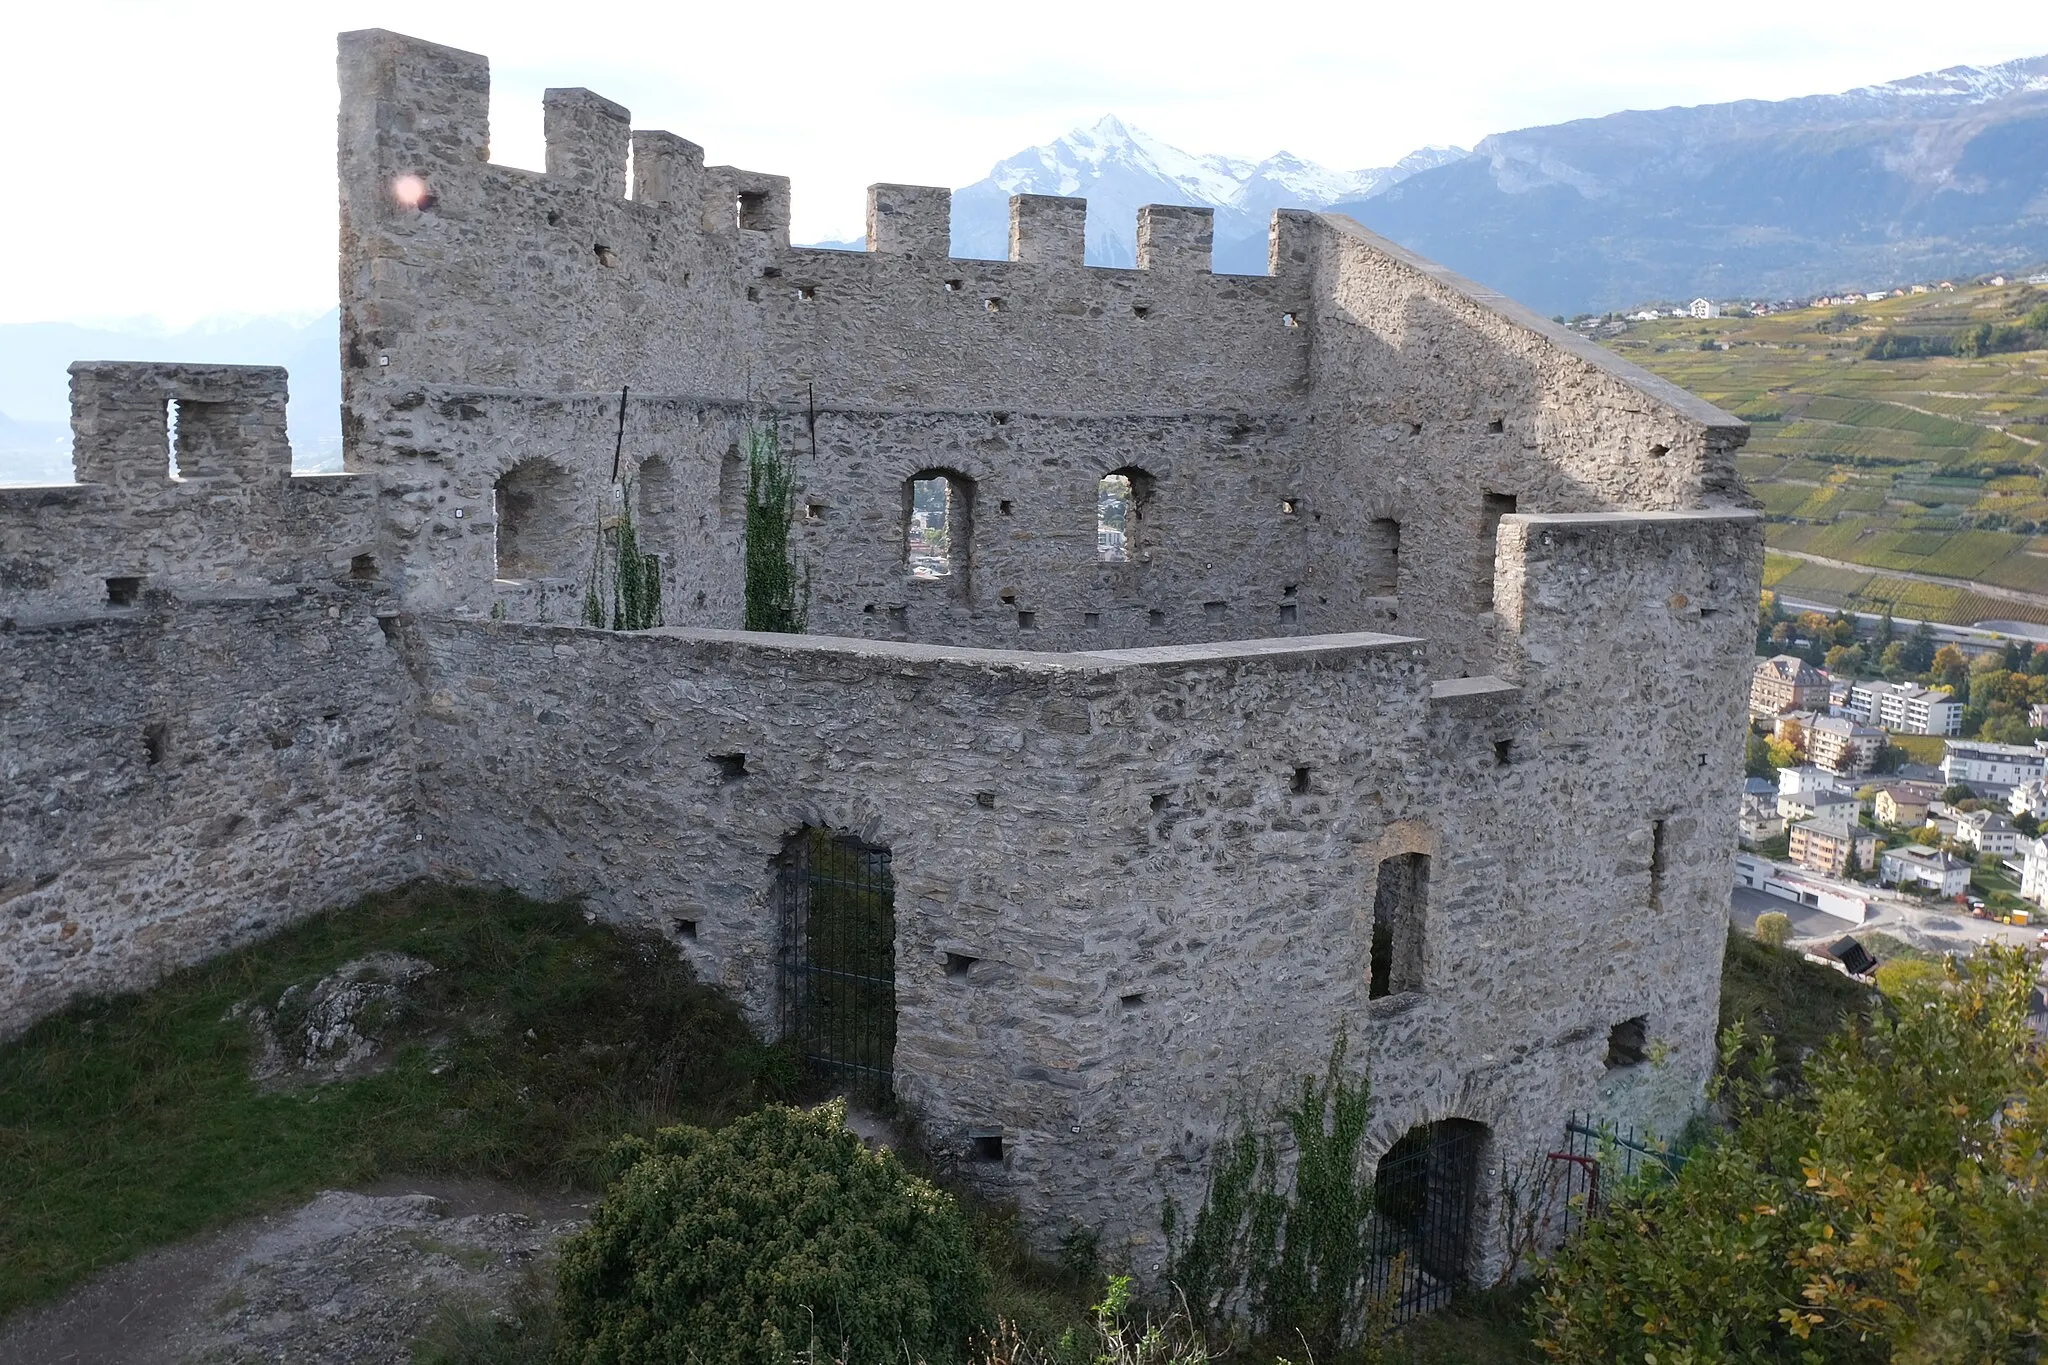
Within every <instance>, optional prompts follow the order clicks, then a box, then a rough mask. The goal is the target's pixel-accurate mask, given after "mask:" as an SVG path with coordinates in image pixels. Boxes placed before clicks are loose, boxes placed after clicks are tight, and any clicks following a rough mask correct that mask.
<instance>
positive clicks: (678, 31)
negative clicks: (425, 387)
mask: <svg viewBox="0 0 2048 1365" xmlns="http://www.w3.org/2000/svg"><path fill="white" fill-rule="evenodd" d="M368 27H383V28H391V29H397V30H399V31H401V32H406V33H411V34H415V35H417V36H419V37H423V38H428V39H432V40H434V41H436V42H441V43H448V44H451V45H454V46H457V47H463V48H468V49H470V50H472V51H475V52H481V53H484V54H486V55H488V56H489V57H490V59H491V68H492V75H493V81H494V84H493V90H492V102H491V113H492V123H493V137H492V142H493V156H494V158H495V159H496V160H500V161H506V162H510V163H512V164H515V165H522V166H536V167H537V166H538V165H539V164H540V158H541V146H540V92H541V90H542V89H543V88H544V87H546V86H551V85H583V86H588V87H590V88H591V89H594V90H596V91H598V92H599V93H601V94H604V95H608V96H610V97H611V98H613V99H616V100H618V101H620V102H621V103H623V104H625V105H627V106H628V107H630V108H631V109H632V111H633V116H634V123H635V125H636V126H639V127H652V128H667V129H669V130H671V131H673V132H676V133H680V134H682V135H683V136H685V137H687V138H690V139H691V140H693V141H695V142H699V143H701V144H703V146H704V148H705V150H706V154H707V156H708V157H709V158H710V159H711V160H713V161H716V162H729V163H732V164H736V165H740V166H745V167H748V168H751V169H755V170H761V171H770V172H777V173H781V174H786V175H789V176H791V177H792V178H793V179H794V182H795V184H794V188H793V195H794V199H795V204H794V209H795V215H796V225H795V231H796V235H797V240H799V241H802V240H816V239H821V238H830V237H838V236H855V235H857V233H858V229H859V224H860V221H861V213H862V193H863V190H864V187H865V186H867V185H868V184H869V183H870V182H873V181H877V180H889V181H907V182H912V183H922V184H945V185H963V184H967V183H970V182H972V181H974V180H978V179H980V178H981V177H982V176H983V175H985V174H986V173H987V171H988V168H989V167H990V165H991V164H993V163H994V162H995V161H996V160H998V159H1000V158H1002V157H1005V156H1008V155H1010V154H1011V153H1013V152H1016V151H1018V150H1019V149H1021V148H1023V147H1025V146H1028V145H1031V144H1033V143H1038V142H1045V141H1048V140H1050V139H1051V138H1053V137H1054V136H1057V135H1058V134H1059V133H1061V132H1064V131H1066V130H1067V129H1069V128H1072V127H1074V126H1076V125H1078V124H1083V123H1090V122H1093V121H1094V120H1095V119H1096V118H1098V117H1100V116H1101V115H1102V114H1104V113H1108V112H1114V113H1116V114H1118V115H1120V116H1122V117H1123V118H1124V119H1125V120H1126V121H1127V122H1130V123H1132V124H1135V125H1136V126H1138V127H1141V128H1144V129H1146V130H1147V131H1149V132H1151V133H1153V134H1155V135H1156V136H1159V137H1161V138H1164V139H1165V140H1166V141H1168V142H1171V143H1174V144H1176V145H1178V146H1181V147H1184V148H1186V149H1187V150H1190V151H1195V152H1223V153H1228V154H1231V155H1237V156H1245V157H1253V158H1256V157H1262V156H1265V155H1267V154H1270V153H1271V152H1274V151H1276V150H1280V149H1282V148H1284V149H1286V150H1288V151H1292V152H1295V153H1297V154H1299V155H1301V156H1305V157H1309V158H1311V159H1314V160H1317V161H1322V162H1325V163H1328V164H1331V165H1335V166H1339V167H1343V168H1347V169H1349V168H1356V167H1362V166H1375V165H1384V164H1386V163H1388V162H1390V161H1392V160H1394V159H1395V158H1397V157H1399V156H1400V155H1402V154H1403V153H1404V152H1407V151H1409V150H1410V149H1412V148H1414V147H1416V146H1419V145H1421V144H1424V143H1457V144H1459V145H1461V146H1470V145H1471V144H1472V143H1473V142H1474V141H1475V140H1477V139H1478V138H1480V137H1482V136H1484V135H1485V134H1487V133H1489V132H1497V131H1501V130H1503V129H1510V128H1517V127H1527V126H1530V125H1534V124H1543V123H1554V122H1558V121H1560V120H1564V119H1569V118H1579V117H1586V116H1594V115H1600V114H1606V113H1611V112H1613V111H1615V110H1617V109H1624V108H1656V107H1662V106H1665V105H1672V104H1700V103H1709V102H1714V101H1720V100H1730V99H1743V98H1760V99H1781V98H1785V97H1788V96H1793V95H1804V94H1813V93H1817V92H1821V91H1831V90H1839V89H1845V88H1848V87H1851V86H1855V85H1862V84H1867V83H1871V82H1875V81H1880V80H1886V79H1890V78H1893V77H1897V76H1905V75H1910V74H1913V73H1915V72H1918V71H1924V70H1929V69H1933V68H1937V67H1942V66H1949V65H1953V64H1956V63H1963V62H1967V63H1973V64H1977V65H1985V64H1989V63H1993V62H1998V61H2003V60H2007V59H2009V58H2013V57H2019V56H2029V55H2034V54H2038V53H2042V52H2048V4H2044V3H2042V0H1978V2H1977V3H1973V4H1970V5H1968V6H1965V7H1953V6H1950V7H1943V6H1939V5H1930V4H1928V3H1926V0H1915V2H1914V3H1910V4H1907V3H1897V4H1894V3H1890V2H1889V0H1861V2H1860V3H1853V4H1843V3H1832V2H1831V0H1822V2H1819V3H1816V2H1815V0H1807V2H1806V3H1800V4H1787V3H1785V0H1719V2H1718V3H1715V4H1710V5H1698V4H1688V5H1675V4H1658V3H1646V2H1645V0H1627V3H1619V2H1617V3H1574V2H1572V0H1552V2H1551V3H1535V4H1531V3H1528V0H1515V2H1514V3H1509V4H1500V5H1493V4H1460V3H1436V4H1427V5H1424V4H1415V3H1412V0H1404V2H1403V3H1396V4H1387V3H1382V0H1331V2H1330V3H1320V2H1314V0H1311V2H1309V3H1293V4H1284V3H1283V4H1236V5H1231V6H1228V7H1203V6H1199V5H1166V4H1133V3H1123V4H1105V3H1100V2H1099V0H1097V3H1090V4H1085V5H1081V4H1064V3H1050V2H1049V0H1029V2H1027V3H1010V4H1002V5H992V4H979V5H924V4H891V3H888V0H880V2H879V3H877V2H876V0H869V2H868V3H865V4H860V3H849V2H848V0H835V3H832V4H830V5H813V4H809V3H803V2H802V0H783V3H776V4H758V3H757V4H721V5H716V6H706V5H700V4H695V3H691V0H663V3H659V4H639V3H634V2H633V0H609V2H608V3H602V4H599V3H586V4H568V3H561V0H556V2H555V3H549V4H529V3H525V2H524V0H494V3H488V4H486V3H452V2H450V0H404V2H403V3H400V2H399V0H355V2H351V3H324V2H322V0H264V2H263V3H252V4H237V3H227V2H226V0H206V2H200V0H194V2H193V3H139V2H136V0H130V2H129V3H120V2H119V0H46V2H45V3H33V2H32V0H18V3H16V4H15V5H12V6H10V8H9V16H8V18H7V19H6V20H5V22H4V26H0V34H4V42H0V120H4V122H0V127H4V128H6V129H7V130H8V131H7V138H6V144H5V150H6V160H5V168H6V177H7V178H6V181H5V183H6V185H7V189H6V191H5V196H4V198H0V262H4V266H0V269H4V271H5V275H4V276H0V279H4V284H0V322H23V321H36V320H52V319H64V320H74V321H95V320H107V319H113V318H135V317H156V318H159V319H162V320H164V321H166V322H169V323H172V324H177V325H183V324H185V323H189V322H191V321H193V320H195V319H198V318H201V317H206V316H210V315H217V314H232V313H250V312H288V311H302V312H307V313H313V312H318V311H321V310H324V309H326V308H328V307H331V306H332V304H333V301H334V296H335V266H334V254H335V250H334V236H335V207H334V205H335V190H334V104H335V86H334V35H335V33H336V32H338V31H340V30H343V29H351V28H368Z"/></svg>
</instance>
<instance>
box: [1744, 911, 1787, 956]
mask: <svg viewBox="0 0 2048 1365" xmlns="http://www.w3.org/2000/svg"><path fill="white" fill-rule="evenodd" d="M1749 933H1750V937H1751V938H1754V939H1755V940H1756V941H1757V942H1758V943H1768V944H1770V945H1771V946H1772V947H1773V948H1782V947H1784V946H1785V945H1786V944H1787V943H1789V942H1791V940H1792V917H1791V916H1790V915H1788V914H1786V913H1785V912H1784V911H1782V910H1766V911H1764V912H1763V913H1762V914H1761V915H1758V916H1757V917H1756V924H1755V925H1754V926H1753V927H1752V928H1751V929H1750V931H1749Z"/></svg>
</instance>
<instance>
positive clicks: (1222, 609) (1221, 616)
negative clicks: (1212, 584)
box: [1202, 602, 1230, 626]
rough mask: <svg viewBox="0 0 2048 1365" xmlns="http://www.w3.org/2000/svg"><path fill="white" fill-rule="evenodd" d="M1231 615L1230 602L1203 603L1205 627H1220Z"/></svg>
mask: <svg viewBox="0 0 2048 1365" xmlns="http://www.w3.org/2000/svg"><path fill="white" fill-rule="evenodd" d="M1229 615H1230V604H1229V603H1228V602H1204V603H1202V621H1203V623H1204V624H1205V625H1211V626H1220V625H1222V624H1223V622H1224V620H1225V619H1226V618H1227V617H1229Z"/></svg>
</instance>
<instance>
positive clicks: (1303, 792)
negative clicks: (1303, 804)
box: [1288, 768, 1309, 796]
mask: <svg viewBox="0 0 2048 1365" xmlns="http://www.w3.org/2000/svg"><path fill="white" fill-rule="evenodd" d="M1308 784H1309V770H1308V769H1307V768H1296V769H1295V770H1294V781H1293V782H1291V783H1289V784H1288V790H1289V791H1291V792H1293V793H1294V794H1295V795H1296V796H1307V795H1308Z"/></svg>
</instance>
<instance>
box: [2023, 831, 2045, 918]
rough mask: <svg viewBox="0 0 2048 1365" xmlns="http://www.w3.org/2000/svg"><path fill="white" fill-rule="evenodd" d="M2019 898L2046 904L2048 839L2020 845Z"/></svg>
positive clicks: (2029, 841)
mask: <svg viewBox="0 0 2048 1365" xmlns="http://www.w3.org/2000/svg"><path fill="white" fill-rule="evenodd" d="M2020 899H2021V900H2028V901H2032V902H2033V903H2034V904H2036V905H2048V839H2029V840H2027V841H2026V842H2025V843H2023V844H2021V845H2020Z"/></svg>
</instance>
